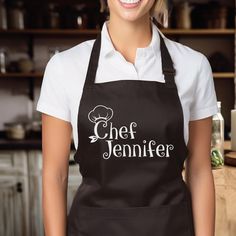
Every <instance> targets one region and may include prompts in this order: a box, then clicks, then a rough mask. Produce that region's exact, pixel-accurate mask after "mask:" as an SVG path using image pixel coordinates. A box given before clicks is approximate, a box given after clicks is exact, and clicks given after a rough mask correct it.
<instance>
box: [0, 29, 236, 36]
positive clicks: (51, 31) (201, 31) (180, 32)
mask: <svg viewBox="0 0 236 236" xmlns="http://www.w3.org/2000/svg"><path fill="white" fill-rule="evenodd" d="M99 31H100V30H98V29H25V30H14V29H9V30H0V35H15V34H18V35H19V34H22V35H52V36H53V35H62V36H71V35H85V36H87V35H96V34H98V33H99ZM161 31H162V32H163V33H164V34H166V35H186V36H187V35H189V36H191V35H194V36H197V35H206V36H210V35H219V36H220V35H232V36H233V35H234V34H235V29H164V28H163V29H161Z"/></svg>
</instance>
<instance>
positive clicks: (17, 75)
mask: <svg viewBox="0 0 236 236" xmlns="http://www.w3.org/2000/svg"><path fill="white" fill-rule="evenodd" d="M42 77H43V73H41V72H29V73H20V72H15V73H10V72H9V73H4V74H1V73H0V78H42Z"/></svg>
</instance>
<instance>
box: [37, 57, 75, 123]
mask: <svg viewBox="0 0 236 236" xmlns="http://www.w3.org/2000/svg"><path fill="white" fill-rule="evenodd" d="M63 83H65V80H63V73H61V65H60V60H59V58H58V54H55V55H54V56H52V57H51V58H50V60H49V61H48V63H47V65H46V68H45V71H44V76H43V81H42V85H41V90H40V95H39V99H38V102H37V106H36V110H37V111H39V112H42V113H46V114H48V115H51V116H54V117H56V118H59V119H62V120H64V121H68V122H70V120H71V119H70V109H69V103H68V98H67V96H66V91H65V86H63Z"/></svg>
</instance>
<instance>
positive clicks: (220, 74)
mask: <svg viewBox="0 0 236 236" xmlns="http://www.w3.org/2000/svg"><path fill="white" fill-rule="evenodd" d="M42 77H43V73H42V72H32V73H5V74H1V73H0V78H42ZM213 77H214V78H216V79H221V78H223V79H225V78H232V79H233V78H235V77H236V74H235V73H233V72H215V73H213Z"/></svg>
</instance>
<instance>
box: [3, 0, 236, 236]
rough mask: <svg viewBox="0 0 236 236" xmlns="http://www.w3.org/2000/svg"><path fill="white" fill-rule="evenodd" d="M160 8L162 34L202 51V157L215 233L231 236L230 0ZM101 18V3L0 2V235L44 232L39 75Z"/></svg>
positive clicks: (235, 134)
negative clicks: (205, 106)
mask: <svg viewBox="0 0 236 236" xmlns="http://www.w3.org/2000/svg"><path fill="white" fill-rule="evenodd" d="M166 4H167V6H168V12H167V15H166V18H165V27H163V26H160V28H161V30H162V32H163V33H164V34H165V35H166V36H167V37H169V38H171V39H173V40H175V41H177V42H180V43H183V44H185V45H187V46H190V47H192V48H194V49H196V50H199V51H200V52H202V53H204V54H205V55H206V56H207V57H208V59H209V61H210V63H211V66H212V70H213V75H214V83H215V88H216V93H217V100H218V105H219V114H217V115H216V116H214V117H213V121H214V122H213V127H212V155H211V157H209V158H211V162H212V171H213V174H214V180H215V185H216V199H217V204H216V205H217V207H216V236H235V235H236V181H235V179H236V169H235V167H234V166H235V159H236V110H235V109H236V99H235V93H236V86H235V83H236V76H235V71H236V70H235V68H236V64H235V61H236V60H235V59H236V47H235V45H236V38H235V37H236V34H235V0H218V1H210V0H189V1H183V0H169V1H167V2H166ZM108 18H109V16H108V11H107V9H106V8H105V7H104V4H103V1H102V0H101V1H99V0H54V1H53V0H52V1H47V0H0V236H14V235H18V236H21V235H22V236H28V235H32V236H39V235H43V226H42V205H41V204H42V203H41V169H42V152H41V117H40V113H38V112H36V111H35V107H36V102H37V100H38V96H39V92H40V86H41V82H42V77H43V72H44V69H45V66H46V63H47V62H48V60H49V59H50V57H51V56H52V55H53V54H54V53H57V52H59V51H62V50H65V49H67V48H70V47H72V46H74V45H76V44H78V43H80V42H82V41H84V40H87V39H92V38H95V37H96V34H97V33H98V32H99V31H100V30H101V27H102V24H103V22H104V20H106V19H108ZM72 141H73V140H72ZM219 150H220V151H219ZM74 151H75V150H74V146H73V143H72V146H71V154H70V162H69V164H70V171H69V173H70V174H69V187H68V209H69V207H70V204H71V201H72V199H73V196H74V193H75V191H76V189H77V187H78V185H79V183H80V181H81V178H80V176H79V169H78V165H75V163H74V162H73V153H74Z"/></svg>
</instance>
